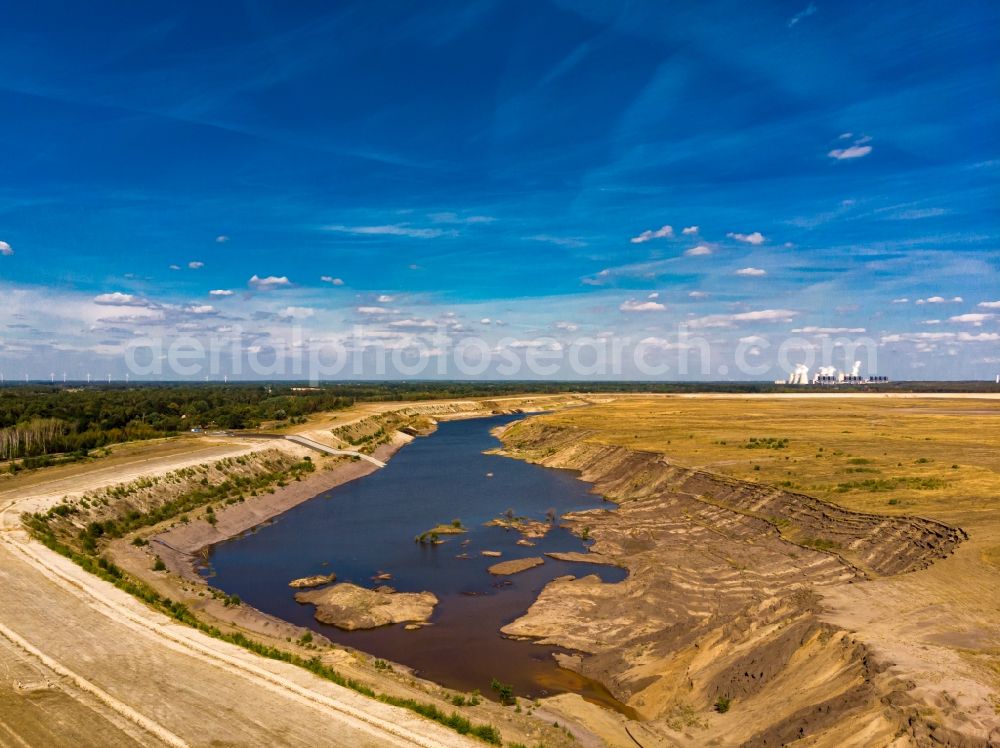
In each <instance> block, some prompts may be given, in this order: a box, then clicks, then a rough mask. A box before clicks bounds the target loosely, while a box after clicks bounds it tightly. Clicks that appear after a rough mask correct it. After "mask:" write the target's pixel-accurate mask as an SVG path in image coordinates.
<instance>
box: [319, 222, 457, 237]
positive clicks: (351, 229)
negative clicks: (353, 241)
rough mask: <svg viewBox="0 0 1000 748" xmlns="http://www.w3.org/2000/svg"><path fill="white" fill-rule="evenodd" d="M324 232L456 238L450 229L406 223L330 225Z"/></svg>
mask: <svg viewBox="0 0 1000 748" xmlns="http://www.w3.org/2000/svg"><path fill="white" fill-rule="evenodd" d="M323 228H324V229H325V230H326V231H334V232H337V233H340V234H354V235H357V236H406V237H410V238H413V239H436V238H438V237H440V236H457V235H458V232H457V231H454V230H452V229H430V228H418V227H415V226H411V225H409V224H407V223H393V224H386V225H382V226H344V225H343V224H332V225H330V226H324V227H323Z"/></svg>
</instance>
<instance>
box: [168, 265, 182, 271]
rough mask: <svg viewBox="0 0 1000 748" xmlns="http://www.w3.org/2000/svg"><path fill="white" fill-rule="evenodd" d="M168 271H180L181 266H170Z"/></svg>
mask: <svg viewBox="0 0 1000 748" xmlns="http://www.w3.org/2000/svg"><path fill="white" fill-rule="evenodd" d="M170 269H171V270H180V269H181V266H180V265H171V266H170Z"/></svg>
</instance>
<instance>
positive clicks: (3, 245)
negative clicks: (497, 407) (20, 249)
mask: <svg viewBox="0 0 1000 748" xmlns="http://www.w3.org/2000/svg"><path fill="white" fill-rule="evenodd" d="M12 254H14V248H13V247H11V246H10V244H8V243H7V242H0V257H10V256H11V255H12Z"/></svg>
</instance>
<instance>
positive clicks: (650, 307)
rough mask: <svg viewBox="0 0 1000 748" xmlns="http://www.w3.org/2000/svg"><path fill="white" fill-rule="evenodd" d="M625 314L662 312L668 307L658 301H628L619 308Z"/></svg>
mask: <svg viewBox="0 0 1000 748" xmlns="http://www.w3.org/2000/svg"><path fill="white" fill-rule="evenodd" d="M618 308H619V309H620V310H621V311H623V312H662V311H663V310H664V309H666V307H665V306H664V305H663V304H661V303H660V302H658V301H637V300H635V299H628V300H627V301H623V302H622V304H621V306H619V307H618Z"/></svg>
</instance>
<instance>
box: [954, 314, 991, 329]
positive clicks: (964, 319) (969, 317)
mask: <svg viewBox="0 0 1000 748" xmlns="http://www.w3.org/2000/svg"><path fill="white" fill-rule="evenodd" d="M994 316H996V315H993V314H985V313H982V312H972V313H971V314H959V315H956V316H954V317H949V318H948V321H949V322H959V323H961V324H965V325H975V326H976V327H979V326H980V325H982V324H983V322H985V321H986V320H988V319H993V317H994Z"/></svg>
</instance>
